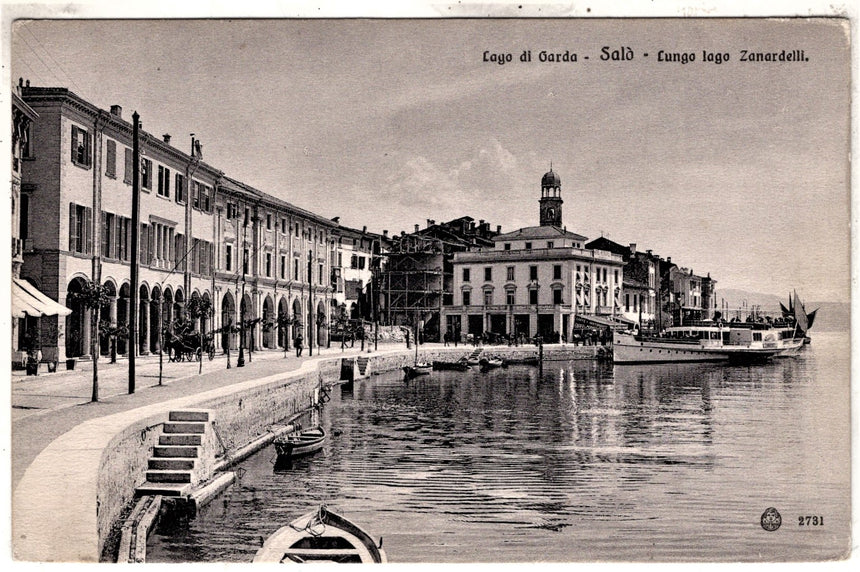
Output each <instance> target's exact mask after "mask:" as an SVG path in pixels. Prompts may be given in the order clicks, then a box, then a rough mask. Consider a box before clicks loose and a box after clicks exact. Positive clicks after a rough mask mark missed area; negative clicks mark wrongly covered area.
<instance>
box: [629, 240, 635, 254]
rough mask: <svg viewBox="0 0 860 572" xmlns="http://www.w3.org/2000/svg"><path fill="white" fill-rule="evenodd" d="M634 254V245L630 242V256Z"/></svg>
mask: <svg viewBox="0 0 860 572" xmlns="http://www.w3.org/2000/svg"><path fill="white" fill-rule="evenodd" d="M635 253H636V243H635V242H631V243H630V254H635Z"/></svg>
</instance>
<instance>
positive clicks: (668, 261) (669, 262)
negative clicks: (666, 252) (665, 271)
mask: <svg viewBox="0 0 860 572" xmlns="http://www.w3.org/2000/svg"><path fill="white" fill-rule="evenodd" d="M666 262H667V263H668V264H672V257H671V256H669V257H667V258H666Z"/></svg>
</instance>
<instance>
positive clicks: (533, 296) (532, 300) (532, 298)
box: [529, 288, 538, 304]
mask: <svg viewBox="0 0 860 572" xmlns="http://www.w3.org/2000/svg"><path fill="white" fill-rule="evenodd" d="M537 303H538V291H537V288H532V289H531V290H529V304H537Z"/></svg>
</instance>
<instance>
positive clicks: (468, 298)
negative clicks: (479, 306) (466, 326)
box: [463, 290, 472, 306]
mask: <svg viewBox="0 0 860 572" xmlns="http://www.w3.org/2000/svg"><path fill="white" fill-rule="evenodd" d="M471 304H472V292H471V291H469V290H463V305H464V306H470V305H471Z"/></svg>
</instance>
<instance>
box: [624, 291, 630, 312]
mask: <svg viewBox="0 0 860 572" xmlns="http://www.w3.org/2000/svg"><path fill="white" fill-rule="evenodd" d="M624 311H625V312H629V311H630V294H625V295H624Z"/></svg>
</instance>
